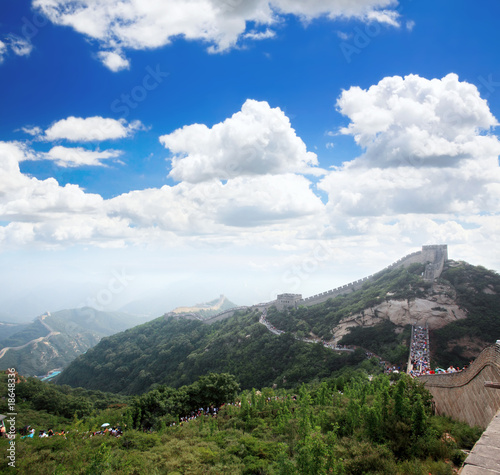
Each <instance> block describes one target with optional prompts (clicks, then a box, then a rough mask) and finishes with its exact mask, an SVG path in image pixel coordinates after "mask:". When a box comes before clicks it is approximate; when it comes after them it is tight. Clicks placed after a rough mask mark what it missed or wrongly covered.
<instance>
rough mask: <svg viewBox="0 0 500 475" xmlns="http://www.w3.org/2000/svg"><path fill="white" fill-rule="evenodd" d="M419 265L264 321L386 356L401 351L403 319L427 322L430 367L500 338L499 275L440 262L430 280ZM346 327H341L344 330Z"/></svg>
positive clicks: (405, 338) (397, 357) (457, 361)
mask: <svg viewBox="0 0 500 475" xmlns="http://www.w3.org/2000/svg"><path fill="white" fill-rule="evenodd" d="M422 271H423V265H421V264H414V265H412V266H410V267H408V268H399V269H394V270H387V271H383V272H380V273H379V274H377V275H376V276H375V278H374V279H373V280H372V281H369V282H366V283H365V284H364V285H363V288H362V289H361V290H359V291H357V292H353V293H351V294H347V295H341V296H338V297H336V298H333V299H329V300H327V301H326V302H324V303H322V304H319V305H315V306H313V307H299V308H297V309H285V310H282V311H278V310H276V309H270V310H269V311H268V317H267V319H268V320H269V321H270V322H271V323H272V324H273V325H274V326H275V327H276V328H279V329H281V330H286V331H288V332H292V333H293V334H294V335H296V336H298V337H304V336H310V335H313V336H318V337H320V338H324V339H327V340H329V339H331V338H332V337H333V335H335V333H338V329H339V328H343V329H344V331H343V332H340V333H341V335H342V337H341V339H339V340H338V341H337V343H338V344H341V345H359V346H362V347H363V348H366V349H368V350H370V351H372V352H374V353H376V354H378V355H379V356H381V357H382V358H385V359H386V360H388V361H390V362H393V363H398V364H403V363H404V362H405V361H406V359H407V357H408V342H409V337H410V324H413V323H414V322H418V323H419V324H426V323H427V324H428V325H429V328H430V330H431V339H430V340H431V351H432V359H431V361H433V364H434V366H443V367H448V366H449V365H450V364H451V365H454V366H463V365H464V364H468V363H469V361H470V360H471V359H474V358H475V357H476V356H478V354H479V353H480V352H481V351H482V350H483V349H484V348H485V347H486V346H488V345H490V344H492V343H494V342H495V341H496V340H497V339H498V338H500V276H499V275H498V274H497V273H495V272H493V271H489V270H487V269H485V268H483V267H481V266H472V265H470V264H467V263H465V262H454V261H448V262H447V263H446V265H445V268H444V271H443V273H442V275H441V278H440V279H439V280H438V282H436V283H434V284H431V283H430V282H424V280H423V278H422ZM345 329H346V330H345Z"/></svg>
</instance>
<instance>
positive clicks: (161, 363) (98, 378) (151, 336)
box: [58, 312, 364, 394]
mask: <svg viewBox="0 0 500 475" xmlns="http://www.w3.org/2000/svg"><path fill="white" fill-rule="evenodd" d="M258 320H259V314H258V312H247V313H245V312H239V313H237V314H236V315H234V316H233V317H231V318H228V319H227V320H223V321H220V322H216V323H214V324H212V325H206V324H204V323H202V322H200V321H197V320H186V319H182V318H180V319H176V318H173V317H170V318H168V319H164V318H158V319H156V320H153V321H152V322H149V323H147V324H144V325H141V326H138V327H135V328H133V329H130V330H127V331H125V332H123V333H120V334H117V335H113V336H112V337H109V338H105V339H103V340H102V341H101V342H100V343H99V344H98V345H97V346H96V347H94V348H92V349H91V350H89V351H88V352H87V353H86V354H85V355H82V356H80V357H79V358H77V359H76V360H75V361H74V362H73V363H72V364H71V365H70V366H69V367H68V368H67V369H66V370H65V371H64V372H63V373H62V374H61V375H60V377H59V379H58V382H59V383H61V384H69V385H71V386H83V387H86V388H88V389H100V390H103V391H104V390H107V391H113V392H120V393H122V394H141V393H144V392H146V391H147V390H148V389H154V388H155V387H156V386H157V385H159V384H166V385H168V386H172V387H179V386H182V385H187V384H191V383H193V382H194V381H196V379H197V378H198V377H200V376H202V375H205V374H207V373H209V372H215V373H221V372H226V373H231V374H235V375H237V378H238V382H239V383H240V384H241V387H242V388H244V389H249V388H252V387H261V386H272V385H273V384H276V385H277V386H278V387H289V388H290V387H294V386H296V385H297V384H300V383H302V382H308V381H313V380H315V379H322V378H325V377H329V376H330V375H331V374H332V372H334V371H337V370H339V369H341V368H342V367H344V366H346V365H356V364H358V363H359V362H360V361H362V360H363V359H364V355H361V356H360V355H357V354H356V355H351V354H349V355H348V354H342V355H339V354H336V353H334V352H333V351H331V350H329V349H327V348H324V347H323V346H322V345H320V344H317V345H311V344H308V343H304V342H301V341H297V340H296V339H295V338H294V337H293V336H292V335H290V334H283V335H280V336H277V335H273V334H272V333H271V332H269V331H268V330H267V329H266V327H265V326H264V325H262V324H260V323H258Z"/></svg>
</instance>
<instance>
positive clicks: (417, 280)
mask: <svg viewBox="0 0 500 475" xmlns="http://www.w3.org/2000/svg"><path fill="white" fill-rule="evenodd" d="M423 270H424V265H423V264H412V265H411V266H409V267H408V268H399V269H393V270H385V271H382V272H380V273H378V274H376V275H375V277H374V278H373V279H372V280H370V281H367V282H366V283H365V284H364V285H363V287H362V288H361V289H360V290H357V291H356V292H352V293H350V294H346V295H339V296H338V297H335V298H332V299H328V300H327V301H326V302H324V303H321V304H318V305H314V306H313V307H299V308H297V309H287V310H283V311H278V310H276V309H270V310H269V312H268V317H267V319H268V320H269V322H271V323H272V324H273V325H274V326H275V327H276V328H279V329H280V330H284V331H288V332H293V333H295V334H296V335H297V336H299V337H301V336H305V335H308V334H309V333H313V334H314V335H316V336H319V337H320V338H323V339H325V340H330V338H331V337H332V333H331V330H332V328H333V327H334V326H336V325H337V324H338V323H339V322H340V320H342V319H343V318H346V317H349V316H350V315H355V314H358V313H363V311H364V310H366V309H369V308H373V307H375V306H376V305H378V304H380V303H382V302H383V301H384V300H386V299H389V298H390V299H393V300H408V301H410V300H413V299H415V298H416V297H424V296H425V295H426V290H427V289H428V288H429V286H430V284H428V283H426V282H424V281H423V279H422V277H421V275H422V272H423ZM369 349H370V350H371V348H369ZM372 351H373V350H372Z"/></svg>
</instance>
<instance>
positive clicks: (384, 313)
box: [332, 285, 467, 341]
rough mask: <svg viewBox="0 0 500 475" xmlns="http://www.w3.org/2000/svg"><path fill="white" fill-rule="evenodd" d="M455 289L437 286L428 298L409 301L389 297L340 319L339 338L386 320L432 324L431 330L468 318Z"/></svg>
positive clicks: (336, 333)
mask: <svg viewBox="0 0 500 475" xmlns="http://www.w3.org/2000/svg"><path fill="white" fill-rule="evenodd" d="M453 293H454V292H453V289H452V288H451V287H448V286H445V285H440V286H438V285H435V286H434V289H433V292H432V293H430V294H429V296H428V297H426V298H416V299H415V300H411V301H410V302H409V304H408V301H407V300H391V299H389V300H386V301H384V302H382V303H381V304H380V305H376V306H374V307H373V308H369V309H365V310H364V312H362V313H359V314H356V315H352V316H349V317H347V318H345V319H343V320H341V321H340V323H339V324H338V325H337V326H336V327H335V328H334V329H333V330H332V332H333V335H334V337H335V339H336V340H337V341H338V340H340V338H342V337H343V336H344V335H346V334H348V333H349V331H350V330H349V329H350V328H352V327H356V326H363V327H370V326H374V325H377V324H378V323H381V322H383V321H387V320H389V321H391V322H392V323H394V324H395V325H397V326H399V327H401V330H402V329H403V327H404V326H405V325H410V324H412V325H420V326H425V325H428V327H429V329H430V330H435V329H437V328H441V327H444V326H445V325H447V324H448V323H451V322H454V321H455V320H459V319H462V318H466V317H467V314H466V312H465V311H464V310H463V309H461V308H460V307H459V306H458V305H457V304H456V302H455V300H454V298H453Z"/></svg>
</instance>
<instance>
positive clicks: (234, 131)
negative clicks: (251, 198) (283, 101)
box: [160, 99, 321, 183]
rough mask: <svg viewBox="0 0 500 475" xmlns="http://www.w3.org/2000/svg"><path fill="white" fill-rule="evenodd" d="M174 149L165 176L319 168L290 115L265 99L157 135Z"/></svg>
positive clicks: (193, 178) (196, 178)
mask: <svg viewBox="0 0 500 475" xmlns="http://www.w3.org/2000/svg"><path fill="white" fill-rule="evenodd" d="M160 142H161V143H162V144H163V145H164V146H165V147H166V148H168V149H170V151H171V152H172V153H173V154H174V158H173V159H172V171H171V172H170V177H172V178H173V179H175V180H177V181H187V182H190V183H199V182H202V181H206V180H211V179H213V178H217V179H220V180H227V179H229V178H235V177H238V176H252V175H265V174H281V173H320V172H321V171H320V170H319V169H313V168H311V167H313V166H315V165H317V164H318V160H317V157H316V154H314V153H312V152H308V151H307V149H306V145H305V144H304V142H303V141H302V140H301V139H300V138H299V137H297V135H296V133H295V130H294V129H293V128H292V127H291V124H290V120H289V119H288V117H287V116H286V115H285V114H284V113H283V111H282V110H281V109H279V108H277V107H276V108H271V107H270V106H269V104H268V103H267V102H265V101H264V102H258V101H254V100H250V99H249V100H247V101H246V102H245V103H244V104H243V106H242V108H241V111H239V112H236V113H235V114H233V116H232V117H230V118H228V119H226V120H225V121H224V122H221V123H219V124H215V125H214V126H213V127H212V128H208V127H207V126H206V125H204V124H194V125H188V126H185V127H183V128H182V129H178V130H176V131H174V132H172V133H171V134H168V135H163V136H161V137H160Z"/></svg>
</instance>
